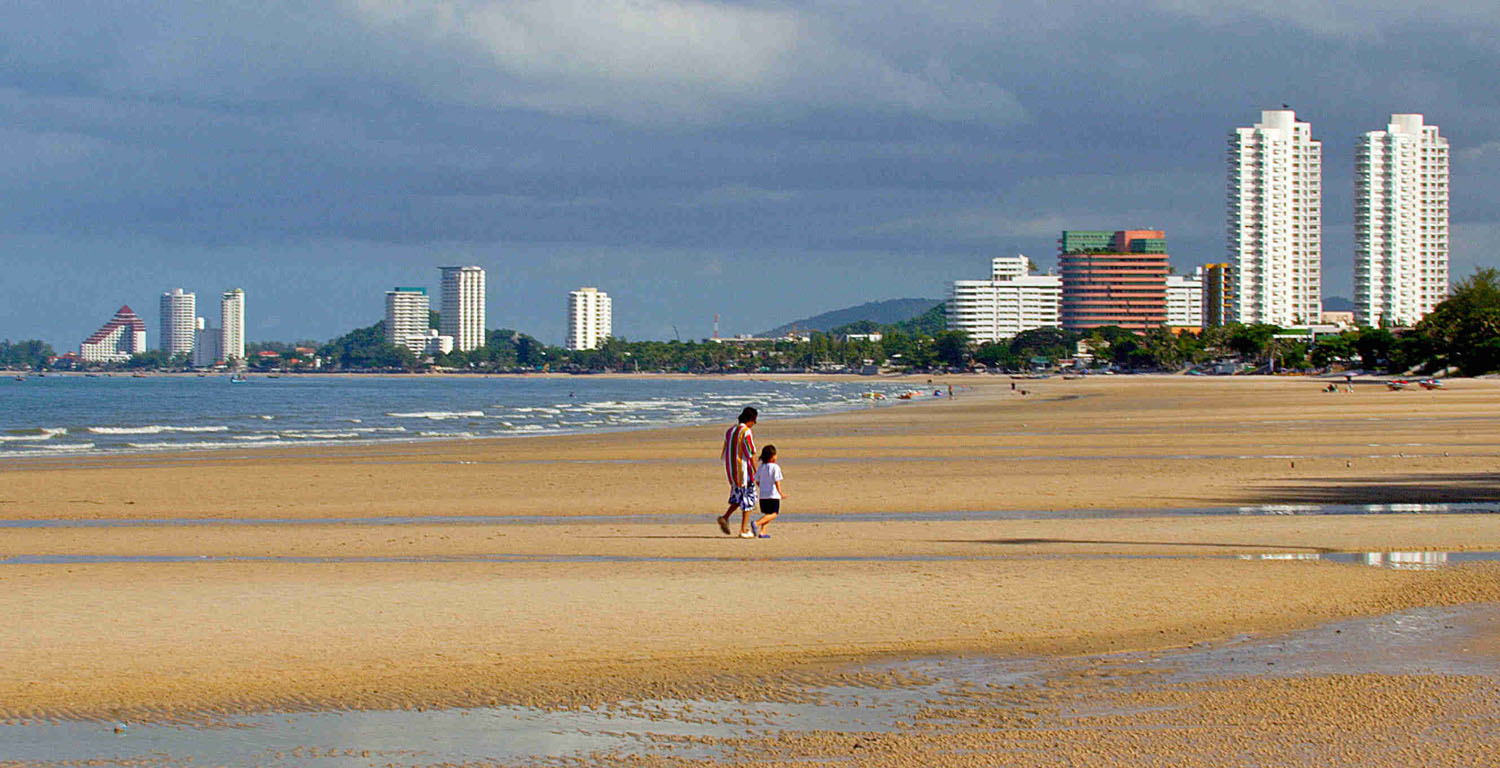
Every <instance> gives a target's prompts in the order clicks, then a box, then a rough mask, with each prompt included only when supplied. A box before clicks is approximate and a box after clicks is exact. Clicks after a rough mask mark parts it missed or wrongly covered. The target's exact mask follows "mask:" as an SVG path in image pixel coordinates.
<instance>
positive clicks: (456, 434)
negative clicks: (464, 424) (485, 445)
mask: <svg viewBox="0 0 1500 768" xmlns="http://www.w3.org/2000/svg"><path fill="white" fill-rule="evenodd" d="M417 435H418V436H420V437H459V438H469V437H479V433H477V432H418V433H417Z"/></svg>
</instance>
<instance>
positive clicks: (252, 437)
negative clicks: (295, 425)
mask: <svg viewBox="0 0 1500 768" xmlns="http://www.w3.org/2000/svg"><path fill="white" fill-rule="evenodd" d="M230 439H231V440H246V441H249V442H257V441H260V440H280V439H281V435H235V436H234V437H232V438H230Z"/></svg>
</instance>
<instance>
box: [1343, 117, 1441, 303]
mask: <svg viewBox="0 0 1500 768" xmlns="http://www.w3.org/2000/svg"><path fill="white" fill-rule="evenodd" d="M1447 297H1448V140H1447V139H1445V138H1443V137H1442V136H1439V135H1438V128H1437V126H1435V125H1425V124H1423V122H1422V116H1421V115H1416V114H1406V115H1391V122H1390V124H1389V125H1387V126H1386V129H1385V130H1383V131H1370V132H1369V133H1366V134H1365V135H1364V136H1362V137H1361V138H1360V140H1359V146H1358V149H1357V150H1356V152H1355V158H1354V305H1355V310H1354V317H1355V321H1356V322H1357V323H1359V324H1360V325H1365V326H1371V327H1379V326H1404V325H1413V324H1415V323H1416V322H1417V321H1418V320H1421V319H1422V317H1423V316H1424V315H1426V314H1427V313H1428V312H1431V311H1432V308H1433V307H1434V306H1437V304H1439V303H1440V302H1442V301H1443V299H1445V298H1447Z"/></svg>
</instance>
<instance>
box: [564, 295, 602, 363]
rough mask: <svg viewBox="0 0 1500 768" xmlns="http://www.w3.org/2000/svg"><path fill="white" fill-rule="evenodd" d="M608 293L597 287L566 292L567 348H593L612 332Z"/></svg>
mask: <svg viewBox="0 0 1500 768" xmlns="http://www.w3.org/2000/svg"><path fill="white" fill-rule="evenodd" d="M613 325H614V318H613V312H612V310H611V309H610V302H609V294H607V293H605V292H604V291H601V290H599V289H598V288H579V289H578V290H576V291H569V292H568V344H567V346H568V349H594V348H596V347H598V346H599V344H600V342H602V341H604V340H605V339H607V338H609V337H610V336H611V335H613V333H614V327H613Z"/></svg>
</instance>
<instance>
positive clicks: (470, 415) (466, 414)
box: [386, 411, 484, 421]
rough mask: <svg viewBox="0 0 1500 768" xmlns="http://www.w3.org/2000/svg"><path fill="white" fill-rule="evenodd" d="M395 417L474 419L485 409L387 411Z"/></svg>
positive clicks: (480, 416)
mask: <svg viewBox="0 0 1500 768" xmlns="http://www.w3.org/2000/svg"><path fill="white" fill-rule="evenodd" d="M386 415H387V416H389V417H391V418H393V419H431V420H433V421H443V420H446V419H474V418H482V417H483V416H484V411H413V412H411V413H387V414H386Z"/></svg>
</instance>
